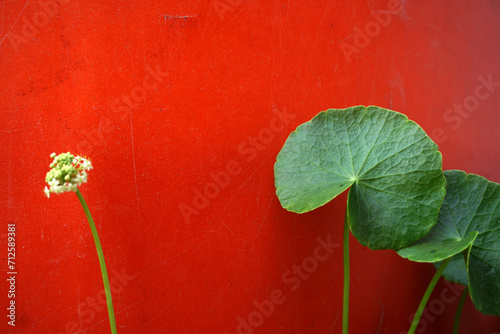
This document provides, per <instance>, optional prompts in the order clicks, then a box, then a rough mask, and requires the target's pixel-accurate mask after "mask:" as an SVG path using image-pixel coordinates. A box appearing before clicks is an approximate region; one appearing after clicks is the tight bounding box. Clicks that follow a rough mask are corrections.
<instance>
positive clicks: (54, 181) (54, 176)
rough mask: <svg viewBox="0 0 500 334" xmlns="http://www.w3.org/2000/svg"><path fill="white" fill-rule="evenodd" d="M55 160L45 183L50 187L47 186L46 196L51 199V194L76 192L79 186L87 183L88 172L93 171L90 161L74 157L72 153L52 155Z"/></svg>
mask: <svg viewBox="0 0 500 334" xmlns="http://www.w3.org/2000/svg"><path fill="white" fill-rule="evenodd" d="M50 157H51V158H53V159H54V160H53V161H52V163H51V164H50V168H51V170H50V171H49V172H48V173H47V176H46V177H45V181H46V182H47V183H48V185H49V187H47V186H45V190H44V192H45V195H47V197H49V198H50V194H51V193H54V194H62V193H65V192H68V191H72V192H76V190H77V189H78V186H80V185H81V184H82V183H85V182H87V172H88V171H89V170H91V169H92V163H91V162H90V160H88V159H86V158H83V157H80V156H76V157H75V156H74V155H73V154H71V153H69V152H68V153H62V154H59V155H56V154H55V153H52V154H51V155H50Z"/></svg>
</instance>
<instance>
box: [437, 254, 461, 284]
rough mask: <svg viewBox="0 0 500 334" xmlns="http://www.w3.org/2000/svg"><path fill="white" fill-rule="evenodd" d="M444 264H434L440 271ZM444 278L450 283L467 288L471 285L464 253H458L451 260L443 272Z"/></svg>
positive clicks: (439, 262)
mask: <svg viewBox="0 0 500 334" xmlns="http://www.w3.org/2000/svg"><path fill="white" fill-rule="evenodd" d="M442 262H443V261H438V262H434V263H433V264H434V267H435V268H436V269H438V268H439V266H440V265H441V263H442ZM443 277H444V278H445V279H446V280H448V281H450V282H454V283H458V284H462V285H466V286H467V285H468V284H469V280H468V279H467V266H466V264H465V258H464V255H463V254H462V253H458V254H457V255H455V256H453V257H452V258H451V261H450V263H448V265H447V266H446V268H445V270H444V272H443Z"/></svg>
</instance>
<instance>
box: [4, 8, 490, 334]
mask: <svg viewBox="0 0 500 334" xmlns="http://www.w3.org/2000/svg"><path fill="white" fill-rule="evenodd" d="M0 17H1V23H0V61H1V63H0V101H1V103H0V111H1V114H0V117H1V118H0V140H1V141H0V143H1V147H0V157H1V161H0V175H1V178H0V189H1V192H0V202H1V206H0V217H1V226H2V227H1V228H2V230H1V231H0V236H1V238H0V239H1V241H0V247H1V253H2V263H1V268H2V269H1V270H2V273H3V274H2V275H3V276H4V277H2V278H1V279H0V282H1V283H0V305H1V307H0V309H1V310H2V311H0V313H2V314H1V317H0V319H1V320H0V332H2V333H53V334H55V333H77V332H82V333H106V332H108V331H109V324H108V319H107V312H106V310H105V308H104V307H103V304H102V300H103V296H102V293H101V291H102V279H101V274H100V270H99V265H98V261H97V256H96V253H95V248H94V244H93V240H92V237H91V234H90V230H89V227H88V224H87V221H86V219H85V216H84V213H83V211H82V209H81V207H80V205H79V203H78V200H77V198H76V196H75V195H73V194H64V195H60V196H56V195H54V196H52V197H51V198H50V199H47V198H46V197H44V194H43V188H44V185H45V184H44V178H45V174H46V172H47V171H48V165H49V163H50V158H49V155H50V154H51V153H52V152H58V153H59V152H65V151H68V150H70V151H72V152H75V153H78V154H83V155H87V156H89V157H90V158H91V159H92V161H93V164H94V166H95V169H94V170H92V171H91V173H90V177H89V182H88V183H87V184H85V185H84V186H82V187H81V191H82V193H83V195H84V197H85V198H86V200H87V202H88V204H89V206H90V208H91V211H92V213H93V215H94V218H95V220H96V224H97V227H98V229H99V233H100V236H101V241H102V244H103V247H104V252H105V256H106V260H107V265H108V269H109V271H110V276H111V278H112V287H113V298H114V305H115V311H116V318H117V323H118V331H119V333H221V334H222V333H224V334H229V333H230V334H233V333H340V330H341V318H342V317H341V305H342V301H341V291H342V267H341V258H342V251H341V249H340V248H339V245H340V244H341V241H342V240H341V234H342V233H341V231H342V223H343V212H344V209H345V199H346V197H345V196H340V197H339V198H337V199H335V200H333V201H332V202H331V203H329V204H327V205H325V206H324V207H322V208H320V209H318V210H316V211H314V212H311V213H308V214H303V215H296V214H292V213H289V212H286V211H285V210H283V209H282V208H281V206H280V204H279V202H278V200H277V198H276V196H275V192H274V180H273V164H274V161H275V157H276V155H277V153H278V152H279V150H280V148H281V146H282V145H283V143H284V141H285V139H286V137H287V136H288V134H289V133H290V132H291V131H292V130H294V129H295V127H296V126H297V125H299V124H300V123H303V122H305V121H307V120H309V119H310V118H312V117H313V116H314V115H315V114H317V113H318V112H319V111H321V110H325V109H327V108H332V107H334V108H344V107H348V106H352V105H358V104H363V105H370V104H375V105H379V106H382V107H386V108H392V109H394V110H397V111H400V112H403V113H405V114H406V115H408V117H410V118H411V119H413V120H415V121H417V122H418V123H419V124H421V126H422V127H423V128H424V129H425V130H426V131H427V133H428V134H429V135H430V136H431V137H432V138H433V139H434V140H435V141H436V142H438V143H439V145H440V148H441V151H442V153H443V156H444V167H445V168H446V169H463V170H465V171H467V172H473V173H477V174H481V175H484V176H485V177H487V178H489V179H490V180H493V181H496V182H500V174H499V170H498V166H499V165H500V144H499V139H500V132H499V131H498V125H499V121H500V116H499V112H498V106H499V105H500V62H499V58H500V34H499V31H500V3H499V2H498V1H497V0H481V1H473V2H472V1H471V2H469V1H453V0H444V1H438V2H436V1H409V0H408V1H403V2H402V3H399V2H397V1H396V0H390V1H389V0H387V1H385V0H384V1H383V0H381V1H373V0H372V1H346V2H333V1H314V2H312V1H306V2H303V1H290V0H288V1H246V0H214V1H162V2H161V3H158V2H151V3H147V2H145V1H136V2H124V1H114V2H113V1H96V2H92V1H91V2H89V1H80V0H74V1H69V0H64V1H63V0H60V1H59V2H57V3H56V2H54V1H53V0H42V1H13V0H4V1H2V3H1V4H0ZM9 223H15V224H16V226H17V235H16V238H17V245H16V260H15V263H16V271H17V276H16V296H15V303H16V304H15V305H16V318H15V327H12V326H9V325H8V324H7V321H8V320H9V319H8V318H7V317H6V316H7V314H8V313H7V312H8V311H7V307H8V305H9V304H8V303H9V302H10V300H11V298H8V296H7V294H8V290H9V286H8V285H7V281H6V279H7V278H8V275H7V272H8V271H9V270H8V268H7V260H6V257H7V224H9ZM328 243H329V244H330V246H328V245H327V246H324V245H325V244H328ZM322 245H323V246H322ZM321 247H323V248H321ZM351 252H352V268H351V269H352V273H351V275H352V283H351V284H352V285H351V289H352V290H351V322H350V325H351V331H350V332H351V333H353V334H355V333H363V334H364V333H387V334H394V333H396V334H397V333H400V332H402V331H405V330H407V329H408V327H409V318H410V316H411V314H412V313H413V312H414V311H415V309H416V307H417V305H418V302H419V300H420V298H421V296H422V294H423V292H424V290H425V288H426V286H427V284H428V282H429V280H430V279H431V277H432V275H433V273H434V269H433V268H432V266H431V265H428V264H416V263H410V262H408V261H406V260H404V259H402V258H400V257H398V256H397V255H396V254H395V253H394V252H392V251H377V252H374V251H371V250H369V249H366V248H364V247H362V246H361V245H359V244H358V243H357V242H356V241H355V240H354V239H351ZM318 259H320V260H318ZM458 293H459V291H458V290H457V289H456V287H455V286H451V285H450V286H448V285H446V284H444V283H443V282H440V283H439V284H438V286H437V287H436V290H435V293H434V294H433V296H432V297H431V301H430V304H429V307H430V308H429V310H428V311H427V312H426V314H425V316H424V318H423V321H422V325H421V326H420V328H419V330H420V331H419V332H420V333H449V332H450V331H451V326H452V322H453V316H454V312H455V309H456V306H457V302H458V299H457V296H456V294H458ZM499 332H500V321H499V318H494V317H489V316H484V315H481V314H480V313H479V312H478V311H476V310H475V309H474V307H473V305H472V304H471V302H470V301H467V303H466V305H465V309H464V314H463V320H462V326H461V332H460V333H462V334H464V333H474V334H482V333H485V334H486V333H487V334H490V333H499Z"/></svg>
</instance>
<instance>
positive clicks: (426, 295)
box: [408, 257, 451, 334]
mask: <svg viewBox="0 0 500 334" xmlns="http://www.w3.org/2000/svg"><path fill="white" fill-rule="evenodd" d="M450 261H451V257H449V258H447V259H446V260H444V261H443V262H442V263H441V265H440V266H439V268H438V270H437V272H436V274H435V275H434V277H433V278H432V280H431V282H430V283H429V286H428V287H427V290H425V293H424V296H423V297H422V301H421V302H420V305H418V309H417V312H416V313H415V316H414V317H413V321H412V323H411V326H410V329H409V330H408V334H414V333H415V330H416V329H417V326H418V322H419V321H420V317H421V316H422V313H424V309H425V305H427V301H428V300H429V298H430V297H431V294H432V291H433V290H434V287H435V286H436V284H437V282H438V281H439V277H441V274H442V273H443V271H444V269H445V268H446V266H447V265H448V263H449V262H450Z"/></svg>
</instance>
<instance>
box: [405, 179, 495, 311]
mask: <svg viewBox="0 0 500 334" xmlns="http://www.w3.org/2000/svg"><path fill="white" fill-rule="evenodd" d="M445 176H446V180H447V182H448V185H447V188H446V197H445V200H444V202H443V206H442V207H441V211H440V213H439V218H438V223H437V224H436V226H435V227H434V228H433V229H432V230H431V232H430V233H429V235H427V236H426V237H425V238H423V239H421V240H419V241H417V242H416V243H415V244H414V245H412V246H410V247H408V248H406V249H402V250H400V251H399V252H398V254H399V255H401V256H403V257H408V258H409V259H410V260H413V261H420V262H433V258H432V256H430V254H429V253H430V251H431V250H432V249H435V246H436V245H439V242H440V241H441V242H442V244H443V246H442V247H441V249H440V252H439V256H435V258H434V260H442V259H445V258H447V257H450V256H455V257H456V259H455V261H456V266H455V267H452V268H450V269H448V268H446V270H445V273H444V275H445V278H447V279H449V280H451V281H453V282H457V283H461V284H468V285H469V293H470V296H471V299H472V302H473V303H474V305H475V306H476V308H477V309H478V310H479V311H481V312H482V313H485V314H493V315H497V316H500V185H499V184H497V183H494V182H489V181H488V180H487V179H485V178H484V177H482V176H479V175H474V174H466V173H465V172H463V171H457V170H453V171H446V172H445ZM475 235H476V237H473V236H475ZM450 243H456V244H461V245H465V244H469V245H468V246H466V247H465V248H467V247H470V248H469V250H468V262H467V265H466V266H465V265H464V264H465V261H464V260H463V258H464V257H463V254H462V253H461V252H462V250H460V248H461V247H455V248H453V247H447V246H446V245H448V244H450ZM455 254H457V255H455ZM434 255H435V254H434ZM464 277H467V279H464Z"/></svg>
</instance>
